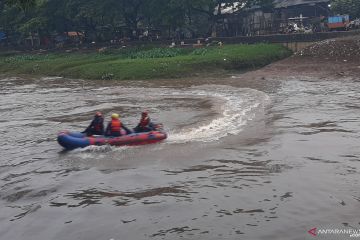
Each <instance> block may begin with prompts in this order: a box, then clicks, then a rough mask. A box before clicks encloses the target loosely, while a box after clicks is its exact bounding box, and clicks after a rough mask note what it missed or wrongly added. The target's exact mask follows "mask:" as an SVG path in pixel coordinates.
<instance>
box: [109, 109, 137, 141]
mask: <svg viewBox="0 0 360 240" xmlns="http://www.w3.org/2000/svg"><path fill="white" fill-rule="evenodd" d="M121 129H124V130H125V131H126V134H130V133H132V132H131V131H130V130H129V129H128V128H127V127H125V126H124V124H122V123H121V121H120V119H119V114H117V113H114V114H112V115H111V122H109V124H108V125H107V127H106V130H105V136H111V137H120V136H121V135H122V134H121Z"/></svg>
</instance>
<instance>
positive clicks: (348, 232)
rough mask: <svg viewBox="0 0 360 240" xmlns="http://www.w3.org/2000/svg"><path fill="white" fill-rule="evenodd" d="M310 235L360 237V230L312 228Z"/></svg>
mask: <svg viewBox="0 0 360 240" xmlns="http://www.w3.org/2000/svg"><path fill="white" fill-rule="evenodd" d="M308 233H309V234H310V235H311V236H313V237H316V236H319V235H348V236H349V237H360V229H354V228H346V229H338V228H320V229H318V228H316V227H315V228H312V229H310V230H309V231H308Z"/></svg>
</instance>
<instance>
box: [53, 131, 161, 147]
mask: <svg viewBox="0 0 360 240" xmlns="http://www.w3.org/2000/svg"><path fill="white" fill-rule="evenodd" d="M166 138H167V135H166V133H164V132H160V131H152V132H146V133H133V134H129V135H125V136H121V137H105V136H91V137H88V136H86V134H83V133H80V132H68V131H64V132H61V133H59V135H58V137H57V141H58V143H59V144H60V145H61V146H62V147H64V148H65V149H67V150H73V149H76V148H84V147H88V146H91V145H95V146H102V145H111V146H137V145H145V144H152V143H157V142H160V141H162V140H164V139H166Z"/></svg>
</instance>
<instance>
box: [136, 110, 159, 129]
mask: <svg viewBox="0 0 360 240" xmlns="http://www.w3.org/2000/svg"><path fill="white" fill-rule="evenodd" d="M154 130H155V126H154V124H153V123H152V122H151V120H150V117H149V113H148V112H147V111H144V112H142V113H141V119H140V123H139V124H138V125H137V126H136V128H134V131H135V132H136V133H140V132H151V131H154Z"/></svg>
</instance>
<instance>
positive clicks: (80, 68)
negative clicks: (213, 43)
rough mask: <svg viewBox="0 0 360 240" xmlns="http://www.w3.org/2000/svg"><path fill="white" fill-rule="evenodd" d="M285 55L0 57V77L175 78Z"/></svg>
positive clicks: (265, 49)
mask: <svg viewBox="0 0 360 240" xmlns="http://www.w3.org/2000/svg"><path fill="white" fill-rule="evenodd" d="M290 54H291V52H290V51H289V50H287V49H286V48H284V47H282V46H280V45H274V44H256V45H225V46H217V47H206V48H197V49H193V48H191V49H190V48H184V49H181V48H152V49H144V48H131V49H118V50H107V51H104V52H98V53H47V54H43V53H40V54H17V55H10V56H8V55H6V56H0V63H1V64H0V72H1V73H4V74H7V75H12V76H14V75H18V74H27V75H33V76H45V75H46V76H61V77H69V78H81V79H106V80H110V79H115V80H129V79H132V80H133V79H154V78H179V77H189V76H195V75H198V74H204V73H209V72H211V73H215V72H217V71H226V70H247V69H254V68H259V67H262V66H265V65H267V64H269V63H271V62H274V61H277V60H280V59H283V58H285V57H288V56H289V55H290Z"/></svg>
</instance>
